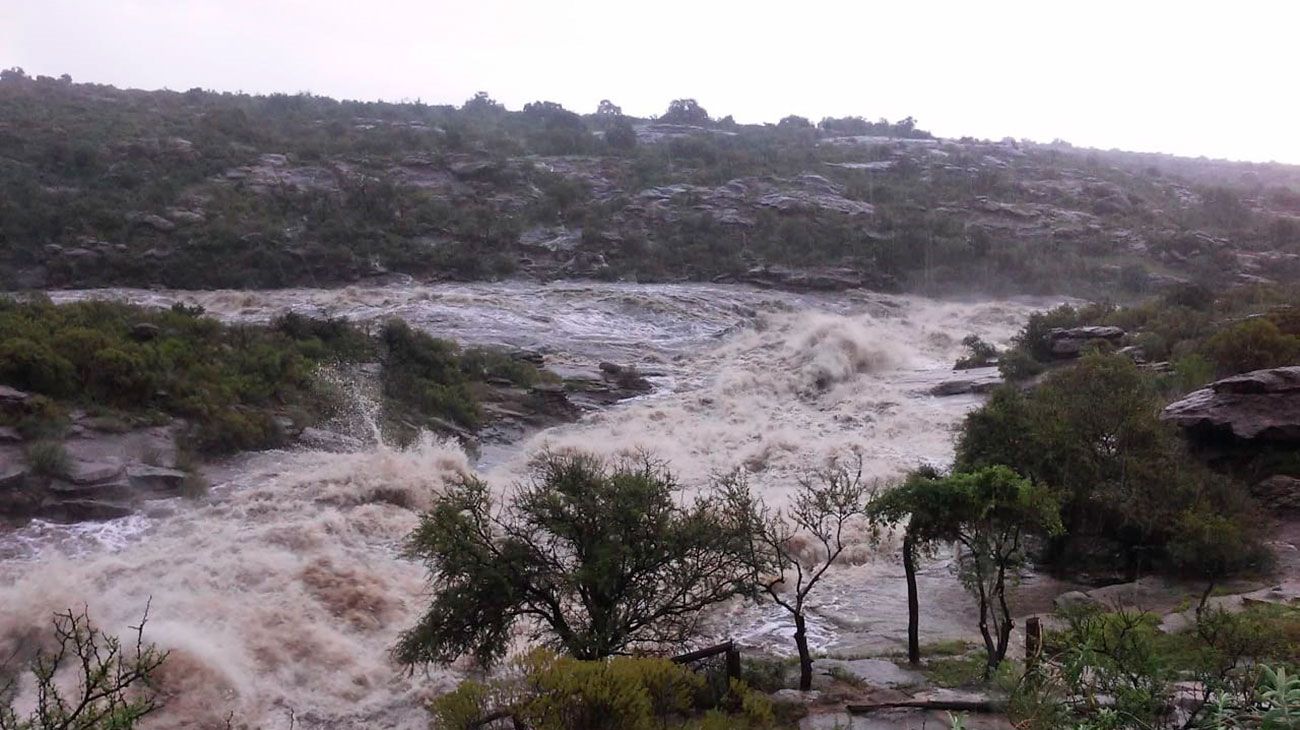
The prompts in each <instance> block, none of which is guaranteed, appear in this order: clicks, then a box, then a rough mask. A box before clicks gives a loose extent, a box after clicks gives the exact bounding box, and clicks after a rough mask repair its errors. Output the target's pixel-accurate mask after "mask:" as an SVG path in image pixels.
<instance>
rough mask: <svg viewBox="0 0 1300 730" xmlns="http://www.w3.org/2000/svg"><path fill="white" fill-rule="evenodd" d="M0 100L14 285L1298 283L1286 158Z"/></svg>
mask: <svg viewBox="0 0 1300 730" xmlns="http://www.w3.org/2000/svg"><path fill="white" fill-rule="evenodd" d="M0 102H3V103H0V251H2V252H3V253H2V254H0V287H3V288H8V289H13V288H29V287H41V286H51V285H52V286H82V287H85V286H100V285H108V284H130V285H142V286H147V285H155V284H159V285H166V286H171V287H182V288H184V287H188V288H202V287H217V286H229V287H278V286H288V285H304V284H314V285H319V284H328V283H335V282H344V281H351V280H354V279H357V278H360V277H364V276H369V275H373V274H380V273H384V272H403V273H409V274H413V275H417V276H421V277H431V278H460V279H483V278H498V277H502V276H508V275H512V274H524V275H534V276H544V277H553V276H602V277H624V278H633V279H637V280H642V281H646V280H663V279H696V280H700V279H710V278H714V277H719V276H722V277H726V276H743V275H745V273H746V272H747V271H748V270H750V269H751V268H755V267H758V268H762V267H767V266H795V267H837V268H840V269H845V270H848V271H850V272H852V275H853V277H855V280H857V281H860V282H861V283H863V284H866V285H869V286H878V287H890V286H896V287H905V288H910V289H917V288H919V289H925V290H928V291H951V290H953V289H954V288H961V289H974V288H983V289H988V290H997V291H1011V292H1023V291H1031V292H1071V293H1081V294H1093V295H1095V294H1098V293H1101V292H1106V293H1114V294H1119V295H1123V296H1137V295H1139V294H1142V293H1144V292H1146V291H1148V290H1149V289H1151V288H1152V287H1155V286H1159V285H1162V284H1167V283H1168V282H1169V281H1171V280H1172V277H1180V278H1190V279H1197V280H1204V281H1208V282H1224V281H1229V280H1233V279H1235V278H1236V277H1238V276H1240V275H1248V276H1268V277H1273V278H1279V279H1283V280H1289V279H1293V278H1294V277H1295V276H1296V274H1297V273H1300V264H1298V263H1297V261H1300V257H1297V256H1296V255H1295V254H1296V253H1297V251H1300V225H1297V224H1296V223H1295V220H1296V219H1295V213H1297V212H1300V174H1298V173H1297V172H1296V170H1295V169H1294V168H1290V167H1287V166H1282V165H1244V164H1243V165H1228V164H1219V163H1211V162H1199V163H1198V162H1196V161H1188V160H1180V159H1178V158H1167V157H1160V156H1150V155H1122V154H1119V153H1098V152H1083V151H1077V150H1073V149H1071V148H1068V147H1064V146H1059V145H1058V146H1036V145H1020V144H1018V143H1010V142H1008V143H986V142H978V141H976V140H960V141H947V142H943V141H938V140H934V139H931V138H930V135H928V134H927V133H925V132H924V131H922V130H920V129H918V128H917V126H916V123H915V120H912V119H910V118H909V119H904V120H902V121H899V122H893V123H891V122H885V121H880V122H869V121H866V120H864V119H861V118H844V119H825V120H822V121H821V122H820V123H818V124H816V125H814V124H812V123H811V122H810V121H808V120H804V119H801V118H799V117H786V118H785V119H783V120H781V122H780V123H777V124H765V125H741V124H736V123H735V122H734V121H732V120H730V119H729V118H723V119H717V118H716V117H714V116H711V115H710V114H709V112H708V111H707V110H705V109H704V108H703V106H701V105H700V104H699V103H697V102H696V101H695V100H691V99H680V100H676V101H674V102H673V103H672V104H671V105H670V107H669V109H668V110H667V112H666V113H665V114H664V115H663V116H662V117H660V118H659V119H657V120H643V119H632V118H629V117H626V116H625V115H623V114H622V112H621V110H620V109H619V108H618V107H617V105H616V104H613V103H611V102H605V103H602V104H601V105H600V107H599V108H598V109H597V110H596V111H595V113H592V114H585V115H584V114H578V113H575V112H572V111H570V110H566V109H564V108H563V107H561V106H560V105H558V104H554V103H551V102H545V101H539V102H535V103H530V104H528V105H526V106H525V107H524V108H523V109H522V110H519V111H510V110H507V109H506V108H504V107H503V106H502V105H500V104H499V103H497V102H496V101H494V100H493V99H492V98H491V97H489V96H488V95H487V94H479V95H477V96H475V97H474V98H472V99H470V100H468V101H466V102H465V103H464V104H462V105H460V106H458V107H454V106H437V105H427V104H422V103H418V102H415V103H401V104H394V103H382V102H373V103H371V102H354V101H336V100H333V99H328V98H324V97H318V96H312V95H309V94H298V95H284V94H276V95H271V96H249V95H244V94H231V93H221V94H218V93H213V92H207V91H203V90H201V89H191V90H189V91H185V92H172V91H156V92H144V91H134V90H119V89H115V88H112V87H108V86H98V85H90V84H75V83H72V82H71V80H70V79H53V78H36V79H33V78H30V77H28V76H26V75H25V74H23V73H21V72H20V71H18V70H10V71H7V72H5V73H4V74H3V78H0ZM782 196H784V197H782ZM827 201H830V202H829V203H828V202H827ZM864 205H865V206H866V207H862V206H864Z"/></svg>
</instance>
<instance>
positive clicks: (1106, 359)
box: [955, 353, 1258, 572]
mask: <svg viewBox="0 0 1300 730" xmlns="http://www.w3.org/2000/svg"><path fill="white" fill-rule="evenodd" d="M1161 405H1162V401H1161V400H1160V397H1159V392H1158V390H1157V389H1156V384H1155V382H1154V380H1153V378H1152V377H1151V376H1150V375H1148V374H1146V373H1144V372H1143V371H1141V370H1139V369H1138V367H1137V366H1136V365H1134V364H1133V362H1132V361H1131V360H1129V359H1128V358H1126V357H1124V356H1121V355H1106V354H1100V353H1092V354H1088V355H1085V356H1084V357H1083V358H1082V359H1081V360H1080V361H1079V362H1078V363H1077V364H1076V365H1073V366H1070V367H1066V368H1062V369H1058V370H1054V371H1052V372H1051V373H1049V374H1048V375H1047V376H1046V377H1045V378H1044V379H1043V381H1042V382H1041V383H1040V384H1039V385H1038V387H1036V388H1033V389H1031V390H1029V391H1027V392H1020V391H1018V390H1015V389H1013V388H1010V387H1007V388H1002V389H999V390H998V391H996V392H994V393H993V394H992V396H991V397H990V398H989V400H988V402H987V403H986V404H985V405H984V406H983V407H982V408H980V409H978V410H976V411H974V412H972V413H971V414H970V415H969V416H967V418H966V420H965V422H964V424H963V426H962V429H961V433H960V435H959V437H958V443H957V459H956V465H955V468H956V469H958V470H961V471H966V470H972V469H975V468H979V467H982V466H992V465H998V464H1001V465H1006V466H1009V467H1011V468H1012V469H1015V470H1016V471H1017V472H1018V473H1020V474H1023V475H1025V476H1027V477H1029V478H1030V479H1032V480H1034V481H1035V482H1036V483H1039V484H1044V485H1050V486H1051V487H1052V488H1053V489H1056V490H1059V492H1060V494H1061V500H1062V511H1061V515H1062V521H1063V522H1064V523H1065V528H1066V535H1065V536H1064V537H1062V538H1059V539H1056V540H1053V541H1052V543H1051V550H1050V551H1049V553H1048V558H1049V559H1051V560H1053V561H1058V563H1059V564H1071V565H1073V566H1074V567H1075V568H1076V569H1077V568H1082V567H1084V566H1085V565H1089V567H1095V568H1106V567H1108V568H1111V569H1121V570H1126V571H1130V572H1132V571H1139V570H1142V569H1144V568H1147V567H1153V566H1154V567H1161V566H1163V567H1170V565H1169V562H1168V560H1169V556H1168V554H1167V553H1166V549H1167V547H1168V545H1169V543H1170V541H1171V540H1172V539H1174V538H1175V536H1176V535H1177V524H1178V520H1179V519H1180V518H1181V516H1182V515H1183V514H1184V512H1185V511H1186V510H1188V509H1190V508H1192V507H1194V506H1196V505H1198V504H1201V503H1208V504H1209V505H1210V506H1211V509H1213V510H1215V511H1217V512H1218V513H1219V514H1221V515H1222V516H1223V517H1224V518H1226V519H1230V520H1232V521H1234V522H1235V523H1236V524H1238V525H1242V526H1244V525H1248V524H1250V522H1251V520H1253V519H1254V517H1253V514H1252V506H1251V505H1250V504H1249V503H1248V501H1246V500H1244V499H1242V498H1241V497H1240V494H1241V493H1242V490H1241V489H1240V488H1239V487H1237V486H1235V485H1233V484H1232V483H1230V482H1228V481H1227V480H1225V479H1222V478H1219V477H1216V476H1215V475H1214V474H1213V473H1211V472H1210V471H1209V470H1208V469H1207V468H1206V467H1205V466H1203V465H1201V464H1200V463H1199V462H1198V461H1196V460H1195V459H1194V458H1193V457H1192V456H1191V455H1190V454H1188V453H1187V450H1186V447H1185V445H1184V444H1183V442H1182V439H1181V437H1180V435H1179V434H1178V432H1177V431H1176V430H1175V429H1174V428H1173V427H1172V426H1170V425H1168V424H1165V423H1163V422H1161V421H1160V419H1159V417H1158V413H1159V410H1160V406H1161ZM1243 539H1244V540H1246V542H1247V543H1249V544H1251V545H1255V546H1257V541H1258V536H1257V535H1256V533H1255V531H1252V530H1245V531H1244V532H1243ZM1183 567H1184V568H1187V567H1188V566H1183Z"/></svg>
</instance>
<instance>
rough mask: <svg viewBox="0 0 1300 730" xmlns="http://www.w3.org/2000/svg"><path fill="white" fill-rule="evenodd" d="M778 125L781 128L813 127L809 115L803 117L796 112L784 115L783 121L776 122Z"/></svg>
mask: <svg viewBox="0 0 1300 730" xmlns="http://www.w3.org/2000/svg"><path fill="white" fill-rule="evenodd" d="M776 126H777V127H778V128H780V129H812V128H813V124H812V122H810V121H808V118H807V117H801V116H798V115H795V114H791V115H790V116H788V117H782V118H781V121H779V122H777V123H776Z"/></svg>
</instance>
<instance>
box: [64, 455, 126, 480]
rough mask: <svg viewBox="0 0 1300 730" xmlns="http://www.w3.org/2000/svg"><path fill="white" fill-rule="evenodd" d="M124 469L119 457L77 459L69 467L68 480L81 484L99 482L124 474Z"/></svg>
mask: <svg viewBox="0 0 1300 730" xmlns="http://www.w3.org/2000/svg"><path fill="white" fill-rule="evenodd" d="M122 471H123V465H122V462H121V461H120V460H118V459H105V460H103V461H83V460H80V459H76V460H73V462H72V464H71V465H70V466H69V468H68V481H70V482H72V483H73V484H81V485H90V484H99V483H101V482H108V481H112V480H114V479H116V478H118V477H120V476H122Z"/></svg>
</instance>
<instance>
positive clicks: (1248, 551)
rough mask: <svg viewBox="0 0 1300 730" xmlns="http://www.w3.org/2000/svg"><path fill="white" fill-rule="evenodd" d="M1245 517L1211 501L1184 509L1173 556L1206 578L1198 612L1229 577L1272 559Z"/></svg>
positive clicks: (1172, 543) (1180, 565) (1171, 551)
mask: <svg viewBox="0 0 1300 730" xmlns="http://www.w3.org/2000/svg"><path fill="white" fill-rule="evenodd" d="M1248 532H1249V528H1248V527H1247V526H1246V525H1243V524H1242V522H1241V520H1235V519H1232V518H1231V517H1227V516H1224V515H1223V514H1220V513H1219V511H1218V510H1216V509H1214V508H1213V507H1211V506H1210V505H1209V504H1205V503H1201V504H1197V505H1195V506H1194V507H1192V508H1190V509H1188V510H1187V511H1185V512H1183V514H1182V515H1181V516H1180V517H1179V519H1178V525H1177V527H1176V528H1175V529H1174V538H1173V540H1172V541H1170V544H1169V554H1170V558H1171V559H1172V560H1173V563H1174V565H1175V566H1176V567H1178V568H1181V569H1183V570H1184V571H1185V572H1188V573H1191V574H1193V575H1195V576H1197V577H1200V578H1202V579H1204V580H1205V590H1204V591H1203V592H1202V593H1201V600H1200V603H1198V604H1197V607H1196V611H1197V613H1198V614H1200V613H1201V612H1203V611H1204V610H1205V603H1206V601H1207V600H1209V598H1210V594H1211V593H1213V592H1214V587H1215V586H1216V585H1218V583H1219V581H1220V580H1222V579H1223V578H1224V577H1226V576H1230V575H1232V574H1234V573H1239V572H1241V571H1243V570H1246V569H1249V568H1259V567H1262V566H1264V565H1266V564H1267V563H1268V562H1269V555H1268V553H1267V551H1266V550H1264V549H1263V547H1262V546H1261V545H1260V544H1259V543H1258V542H1257V541H1256V540H1252V539H1251V538H1250V537H1249V535H1248Z"/></svg>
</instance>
